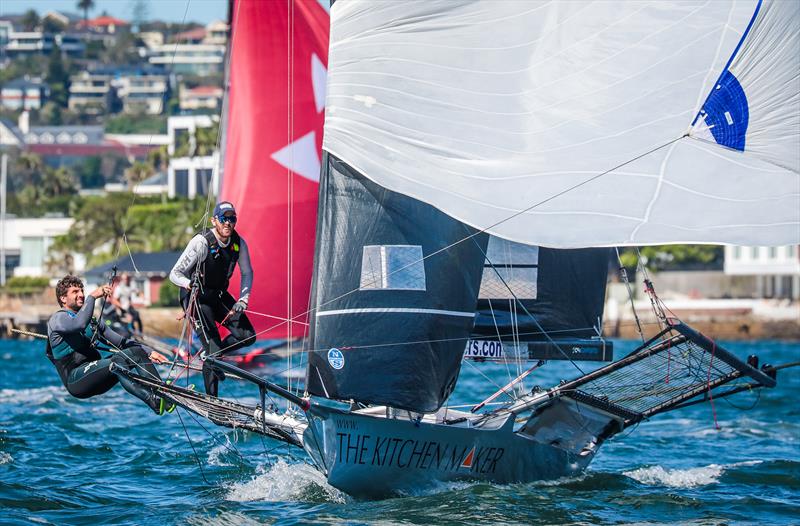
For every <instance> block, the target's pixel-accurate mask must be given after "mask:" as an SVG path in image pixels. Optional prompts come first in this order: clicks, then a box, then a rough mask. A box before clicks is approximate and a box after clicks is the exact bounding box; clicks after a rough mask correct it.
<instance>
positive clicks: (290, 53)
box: [286, 0, 294, 409]
mask: <svg viewBox="0 0 800 526" xmlns="http://www.w3.org/2000/svg"><path fill="white" fill-rule="evenodd" d="M288 1H289V5H288V9H287V17H288V18H289V24H288V32H289V39H288V40H289V45H288V46H287V48H286V62H287V72H288V77H287V79H286V82H287V93H286V97H287V106H286V113H287V115H286V117H287V120H288V122H287V129H286V133H287V135H288V137H287V141H286V144H292V137H293V136H294V0H288ZM289 161H290V163H291V166H292V167H294V148H290V151H289ZM286 182H287V185H286V194H287V195H286V202H287V205H288V206H287V207H286V215H287V218H286V315H287V316H288V317H289V320H288V322H287V327H286V329H287V334H291V333H292V320H291V316H292V230H293V227H294V224H293V223H292V215H293V211H294V209H293V206H292V197H293V196H292V192H293V190H294V188H293V186H292V183H293V177H292V170H291V169H289V168H288V167H287V169H286ZM291 363H292V357H291V354H287V355H286V366H287V367H290V366H291ZM291 384H292V380H291V378H287V379H286V388H287V389H289V390H290V389H291ZM286 407H287V409H288V408H289V401H288V400H287V401H286Z"/></svg>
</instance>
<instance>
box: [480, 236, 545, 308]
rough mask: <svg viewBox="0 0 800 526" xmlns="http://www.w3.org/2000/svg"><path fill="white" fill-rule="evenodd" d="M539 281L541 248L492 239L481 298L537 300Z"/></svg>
mask: <svg viewBox="0 0 800 526" xmlns="http://www.w3.org/2000/svg"><path fill="white" fill-rule="evenodd" d="M495 269H497V270H495ZM498 274H500V275H499V276H498ZM501 277H502V279H501ZM538 279H539V247H537V246H530V245H524V244H522V243H515V242H513V241H506V240H504V239H500V238H499V237H494V236H492V237H490V238H489V246H488V247H487V249H486V262H485V264H484V267H483V277H482V278H481V290H480V292H479V293H478V297H479V298H481V299H514V296H515V295H516V297H517V298H520V299H536V297H537V295H538V289H537V285H536V283H537V281H538ZM504 282H505V283H504ZM509 287H510V290H509ZM512 291H513V293H512Z"/></svg>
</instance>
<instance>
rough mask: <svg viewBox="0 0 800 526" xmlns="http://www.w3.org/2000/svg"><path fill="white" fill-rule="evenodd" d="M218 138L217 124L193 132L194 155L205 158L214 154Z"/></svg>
mask: <svg viewBox="0 0 800 526" xmlns="http://www.w3.org/2000/svg"><path fill="white" fill-rule="evenodd" d="M218 136H219V122H215V123H213V124H212V125H211V126H210V127H208V128H197V130H195V143H196V147H195V155H200V156H207V155H211V154H213V153H214V150H215V149H216V148H217V139H218Z"/></svg>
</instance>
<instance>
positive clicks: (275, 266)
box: [220, 1, 329, 338]
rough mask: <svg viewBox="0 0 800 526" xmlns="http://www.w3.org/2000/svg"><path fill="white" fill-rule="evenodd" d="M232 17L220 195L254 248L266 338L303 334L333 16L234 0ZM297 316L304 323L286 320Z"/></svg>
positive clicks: (310, 5) (313, 8)
mask: <svg viewBox="0 0 800 526" xmlns="http://www.w3.org/2000/svg"><path fill="white" fill-rule="evenodd" d="M231 11H232V29H231V35H232V38H231V43H230V46H231V47H230V61H229V77H228V84H229V86H230V91H229V93H228V98H227V102H228V108H227V110H228V111H227V119H228V123H227V126H226V137H225V139H224V140H225V142H224V144H223V149H224V171H223V177H222V181H221V183H222V184H221V190H220V199H222V200H229V201H232V202H233V203H235V205H236V208H237V211H238V213H239V217H240V218H241V221H240V223H239V224H238V225H237V230H238V231H239V232H240V233H241V234H242V236H243V237H244V238H245V239H246V240H247V242H248V247H249V249H250V257H251V260H252V263H253V267H254V270H255V275H256V285H255V287H254V291H253V295H252V296H251V301H250V305H249V308H250V310H251V311H254V312H258V313H262V314H267V315H270V316H273V317H272V318H269V317H262V316H251V319H252V321H253V324H254V325H255V327H256V330H257V331H258V333H259V337H262V338H264V337H266V338H268V337H287V336H288V337H292V336H302V335H303V334H304V333H305V332H306V326H305V323H303V322H305V321H306V317H305V315H304V313H305V312H306V310H307V309H308V298H309V289H310V283H311V266H312V259H313V254H314V247H313V242H314V241H313V239H314V227H315V222H316V208H317V193H318V190H319V185H318V180H319V167H320V154H321V151H320V147H321V144H322V124H323V119H324V109H325V105H324V101H325V79H326V63H327V55H328V53H327V51H328V26H329V21H328V13H327V12H326V10H325V9H324V8H323V6H322V4H321V3H319V2H252V1H234V3H233V5H232V9H231ZM236 280H238V273H237V274H236ZM231 287H232V288H233V289H236V288H237V287H238V284H235V283H234V284H233V285H231ZM276 318H277V320H276ZM288 318H294V321H296V322H300V323H293V324H286V323H285V322H284V323H281V321H279V320H280V319H288Z"/></svg>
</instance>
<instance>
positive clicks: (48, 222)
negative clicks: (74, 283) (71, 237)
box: [0, 217, 86, 277]
mask: <svg viewBox="0 0 800 526" xmlns="http://www.w3.org/2000/svg"><path fill="white" fill-rule="evenodd" d="M74 221H75V220H74V219H72V218H71V217H41V218H16V217H12V218H7V219H6V220H5V224H4V225H3V229H2V231H0V233H2V239H0V243H2V246H3V248H4V249H5V257H6V269H7V272H6V277H11V276H33V277H40V276H46V275H47V252H48V250H49V249H50V247H51V246H52V245H53V242H54V241H55V238H56V237H58V236H62V235H64V234H66V233H67V231H68V230H69V228H70V227H71V226H72V223H73V222H74ZM73 258H74V260H73V263H74V266H75V271H76V272H79V271H81V270H83V268H84V267H85V265H86V261H85V259H84V258H83V257H82V256H79V255H73Z"/></svg>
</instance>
